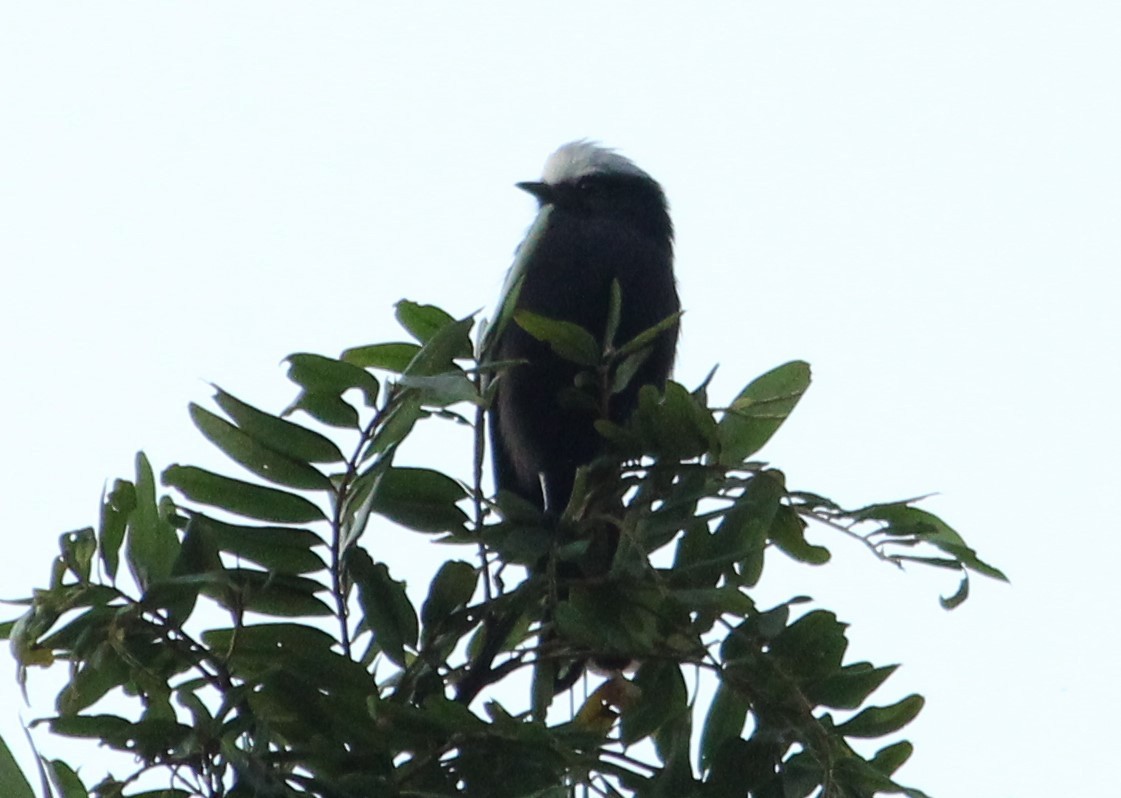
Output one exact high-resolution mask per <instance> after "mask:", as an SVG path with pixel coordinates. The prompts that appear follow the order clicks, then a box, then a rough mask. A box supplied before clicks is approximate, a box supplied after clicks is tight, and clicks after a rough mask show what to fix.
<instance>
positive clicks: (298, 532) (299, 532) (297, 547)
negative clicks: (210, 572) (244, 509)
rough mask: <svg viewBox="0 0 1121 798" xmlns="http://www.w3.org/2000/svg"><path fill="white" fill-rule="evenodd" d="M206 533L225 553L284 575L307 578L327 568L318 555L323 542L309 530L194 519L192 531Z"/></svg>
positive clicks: (199, 516) (198, 514) (192, 519)
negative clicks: (315, 550) (308, 575)
mask: <svg viewBox="0 0 1121 798" xmlns="http://www.w3.org/2000/svg"><path fill="white" fill-rule="evenodd" d="M191 528H193V529H197V530H199V531H201V532H203V533H204V534H205V535H206V537H207V538H208V540H209V541H210V543H211V544H212V545H213V546H214V547H215V548H217V549H218V550H219V551H224V552H226V553H228V554H232V555H234V556H236V557H240V558H243V559H246V560H249V561H251V562H254V563H256V564H257V565H260V566H261V567H263V568H267V569H268V570H270V571H276V572H277V573H282V574H306V573H312V572H315V571H318V570H321V569H322V568H324V567H326V566H325V564H324V562H323V560H322V558H320V556H319V555H318V554H316V553H315V552H314V551H312V549H313V548H315V547H316V546H322V545H324V544H323V541H322V540H320V539H319V537H318V536H317V535H315V534H314V533H313V532H310V531H308V530H306V529H293V528H292V527H285V526H238V525H234V524H228V523H225V522H223V521H217V520H215V519H213V518H209V517H207V516H205V515H202V514H201V513H195V514H193V515H192V516H191V521H190V524H189V526H188V529H191Z"/></svg>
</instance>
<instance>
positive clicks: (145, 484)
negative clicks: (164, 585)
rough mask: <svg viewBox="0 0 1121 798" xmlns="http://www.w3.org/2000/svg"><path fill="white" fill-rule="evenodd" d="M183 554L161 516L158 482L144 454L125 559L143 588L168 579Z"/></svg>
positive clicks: (138, 467) (138, 463)
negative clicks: (157, 499)
mask: <svg viewBox="0 0 1121 798" xmlns="http://www.w3.org/2000/svg"><path fill="white" fill-rule="evenodd" d="M178 553H179V538H178V537H177V536H176V534H175V530H174V529H172V528H171V525H170V524H168V523H167V522H166V521H165V520H164V519H163V518H161V517H160V512H159V507H158V506H157V505H156V482H155V478H154V477H153V475H152V466H151V465H150V464H149V463H148V458H147V457H145V456H144V453H143V452H140V453H138V454H137V455H136V509H134V510H133V511H132V513H130V514H129V516H128V523H127V537H126V542H125V557H126V558H127V560H128V565H129V569H130V570H131V571H132V575H133V578H134V579H136V583H137V584H138V585H140V587H141V588H142V589H143V588H146V587H147V586H148V585H149V584H150V583H152V582H155V581H159V580H161V579H165V578H167V576H168V575H170V574H171V567H172V565H173V564H174V562H175V558H176V556H177V555H178Z"/></svg>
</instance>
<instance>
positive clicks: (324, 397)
mask: <svg viewBox="0 0 1121 798" xmlns="http://www.w3.org/2000/svg"><path fill="white" fill-rule="evenodd" d="M297 410H303V411H304V412H305V413H307V414H308V415H309V416H311V417H312V418H314V419H316V420H317V421H322V422H323V423H324V424H326V425H328V426H331V427H339V428H340V429H358V425H359V416H358V411H357V410H356V409H355V408H354V405H352V404H350V402H348V401H346V400H345V399H343V398H342V397H341V396H338V395H337V394H333V393H315V392H314V391H301V392H300V395H299V396H297V397H296V399H295V401H293V402H292V404H290V405H288V407H286V408H285V409H284V413H283V414H282V415H285V416H287V415H291V414H292V413H294V412H295V411H297Z"/></svg>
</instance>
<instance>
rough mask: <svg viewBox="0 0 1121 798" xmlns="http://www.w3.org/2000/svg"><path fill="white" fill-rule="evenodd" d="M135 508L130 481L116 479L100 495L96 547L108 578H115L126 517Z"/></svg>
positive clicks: (134, 494)
mask: <svg viewBox="0 0 1121 798" xmlns="http://www.w3.org/2000/svg"><path fill="white" fill-rule="evenodd" d="M135 509H136V488H135V487H134V486H133V484H132V483H131V482H127V481H125V480H123V479H118V480H116V481H115V482H114V483H113V489H112V490H111V491H109V495H108V496H106V495H105V494H104V493H102V497H101V519H100V521H99V523H98V548H99V550H100V553H101V562H102V563H103V564H104V565H105V573H106V574H107V575H108V577H109V579H110V580H111V581H112V580H115V579H116V578H117V567H118V566H119V564H120V551H121V544H123V543H124V540H125V529H126V528H127V526H128V517H129V514H131V513H132V511H133V510H135Z"/></svg>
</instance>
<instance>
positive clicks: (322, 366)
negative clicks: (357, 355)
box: [287, 352, 380, 407]
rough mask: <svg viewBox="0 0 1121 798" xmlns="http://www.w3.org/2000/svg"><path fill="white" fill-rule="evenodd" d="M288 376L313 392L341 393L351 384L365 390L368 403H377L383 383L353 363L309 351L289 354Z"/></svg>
mask: <svg viewBox="0 0 1121 798" xmlns="http://www.w3.org/2000/svg"><path fill="white" fill-rule="evenodd" d="M287 360H288V364H289V365H288V378H289V379H290V380H292V382H294V383H296V384H297V385H299V386H301V387H302V388H303V389H304V390H305V391H307V392H308V393H312V394H326V395H329V396H342V394H344V393H346V392H347V391H349V390H351V389H352V388H354V389H357V390H359V391H361V392H362V395H363V397H364V398H365V401H366V406H367V407H374V406H375V405H376V404H377V400H378V391H379V389H380V385H379V384H378V381H377V379H376V378H375V377H374V375H373V374H371V373H370V372H368V371H366V370H365V369H362V368H359V367H358V366H355V365H354V364H352V363H346V362H344V361H342V360H335V359H334V358H331V357H324V356H323V355H313V354H309V353H306V352H301V353H297V354H295V355H289V356H288V358H287Z"/></svg>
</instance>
